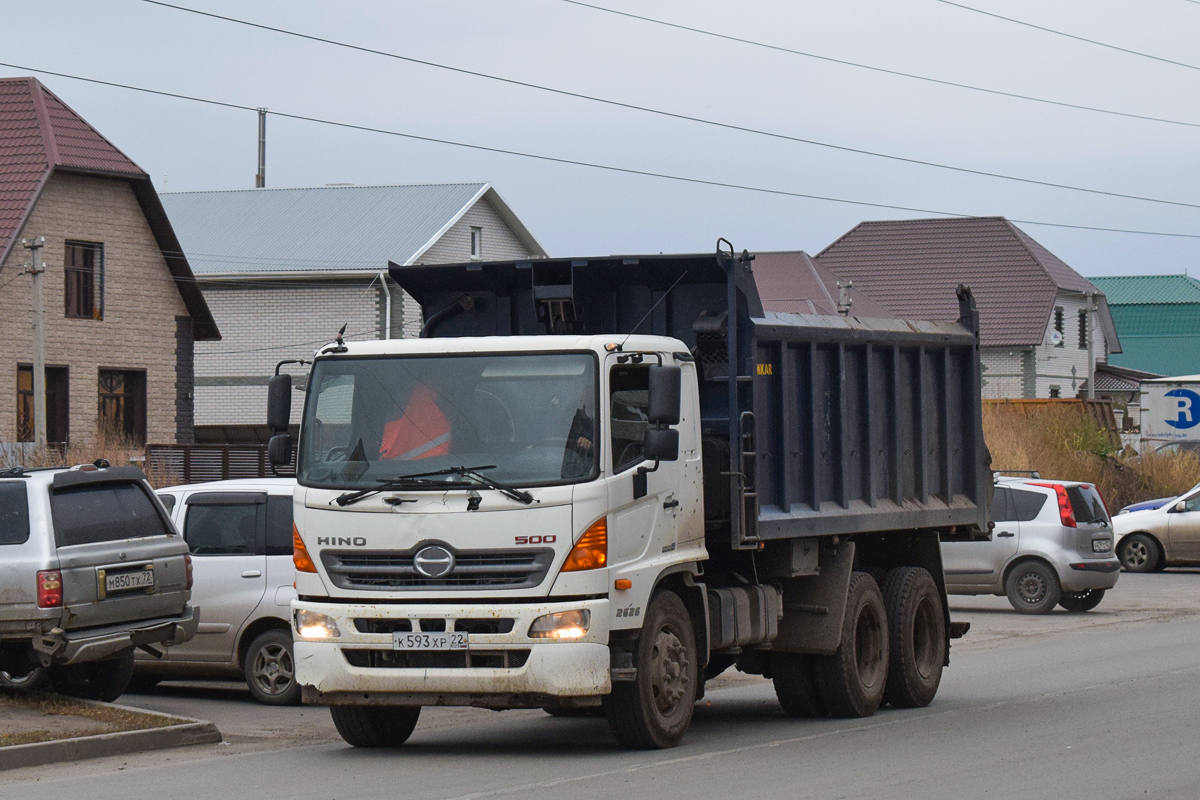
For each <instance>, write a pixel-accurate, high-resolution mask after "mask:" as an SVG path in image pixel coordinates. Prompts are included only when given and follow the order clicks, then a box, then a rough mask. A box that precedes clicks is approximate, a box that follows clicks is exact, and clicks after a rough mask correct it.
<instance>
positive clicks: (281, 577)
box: [134, 478, 300, 705]
mask: <svg viewBox="0 0 1200 800" xmlns="http://www.w3.org/2000/svg"><path fill="white" fill-rule="evenodd" d="M295 486H296V481H295V479H294V478H256V479H246V480H230V481H215V482H212V483H194V484H190V485H185V486H173V487H170V488H166V489H159V490H158V491H157V492H156V493H155V494H157V496H158V499H159V500H161V501H162V503H163V505H164V506H166V508H167V510H168V512H169V513H170V514H171V518H172V520H173V521H174V522H175V526H176V527H177V528H178V529H179V530H180V532H182V533H183V538H184V541H186V542H187V544H188V547H189V548H190V549H191V553H192V564H193V570H194V576H195V582H194V586H193V588H192V597H193V602H194V603H196V604H197V605H200V606H201V607H203V609H204V615H203V617H202V618H201V621H200V626H199V629H198V630H197V632H196V635H195V637H194V638H193V639H192V640H191V641H190V642H187V643H185V644H181V645H175V646H172V647H168V648H166V649H165V654H164V656H163V658H161V659H155V658H152V657H150V656H148V655H145V654H139V655H138V658H137V661H136V663H135V666H134V670H135V675H136V679H137V681H138V682H139V683H141V684H143V685H145V684H147V683H153V682H156V681H158V680H169V679H178V678H223V677H230V676H242V677H244V679H245V681H246V685H247V686H249V687H250V693H251V694H252V695H253V696H254V698H255V699H256V700H258V701H259V702H261V703H267V704H270V705H292V704H295V703H298V702H300V686H299V684H297V683H296V680H295V673H296V670H295V663H294V661H293V657H292V634H291V622H290V620H291V603H292V600H293V599H295V597H296V590H295V588H294V587H293V585H292V583H293V581H294V580H295V576H294V570H295V567H294V565H293V563H292V491H293V489H294V488H295Z"/></svg>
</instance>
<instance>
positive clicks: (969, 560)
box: [942, 486, 1021, 590]
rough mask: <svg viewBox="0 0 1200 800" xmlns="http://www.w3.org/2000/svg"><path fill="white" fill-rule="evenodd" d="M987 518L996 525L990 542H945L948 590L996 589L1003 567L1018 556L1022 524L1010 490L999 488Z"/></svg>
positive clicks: (944, 552) (943, 552)
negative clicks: (1013, 557) (1014, 556)
mask: <svg viewBox="0 0 1200 800" xmlns="http://www.w3.org/2000/svg"><path fill="white" fill-rule="evenodd" d="M988 517H989V518H990V519H991V520H992V521H993V522H994V523H995V527H994V528H992V535H991V538H990V539H987V540H980V541H957V542H955V541H950V542H942V564H943V566H944V569H945V571H946V588H947V589H955V588H958V589H968V588H971V589H980V590H983V589H991V588H994V587H995V586H996V584H998V583H999V582H1000V577H1001V575H1002V571H1003V569H1004V565H1005V564H1006V563H1007V562H1008V560H1009V559H1010V558H1011V557H1012V556H1013V555H1015V554H1016V552H1017V546H1018V542H1019V541H1020V534H1021V523H1020V522H1019V521H1018V519H1017V509H1016V507H1015V504H1014V503H1013V498H1012V490H1010V489H1009V488H1008V487H1007V486H997V487H996V494H995V495H994V497H993V498H992V505H991V508H990V510H989V513H988Z"/></svg>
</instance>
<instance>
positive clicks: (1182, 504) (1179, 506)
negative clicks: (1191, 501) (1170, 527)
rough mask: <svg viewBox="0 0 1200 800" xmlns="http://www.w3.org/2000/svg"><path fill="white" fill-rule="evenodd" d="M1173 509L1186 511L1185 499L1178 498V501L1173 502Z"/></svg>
mask: <svg viewBox="0 0 1200 800" xmlns="http://www.w3.org/2000/svg"><path fill="white" fill-rule="evenodd" d="M1175 510H1176V511H1179V512H1183V511H1187V501H1186V500H1180V501H1179V502H1178V503H1176V504H1175Z"/></svg>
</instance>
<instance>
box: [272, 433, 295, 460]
mask: <svg viewBox="0 0 1200 800" xmlns="http://www.w3.org/2000/svg"><path fill="white" fill-rule="evenodd" d="M267 460H268V461H270V462H271V464H272V465H273V466H276V467H283V466H287V465H288V464H290V463H291V462H292V437H291V436H290V435H289V434H287V433H277V434H275V435H274V436H272V437H271V440H270V441H269V442H267Z"/></svg>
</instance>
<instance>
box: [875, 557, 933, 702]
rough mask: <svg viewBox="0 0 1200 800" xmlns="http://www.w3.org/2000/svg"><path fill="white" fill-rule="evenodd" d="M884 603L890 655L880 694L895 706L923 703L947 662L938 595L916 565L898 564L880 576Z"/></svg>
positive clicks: (924, 572) (929, 577)
mask: <svg viewBox="0 0 1200 800" xmlns="http://www.w3.org/2000/svg"><path fill="white" fill-rule="evenodd" d="M883 604H884V605H885V606H887V616H888V640H889V642H890V644H891V648H890V649H891V653H890V657H889V659H888V677H887V688H886V689H885V690H884V693H883V696H884V699H885V700H886V701H887V702H889V703H891V704H892V705H893V706H895V707H896V708H924V707H925V706H927V705H929V704H930V702H932V701H933V696H934V695H935V694H937V690H938V685H939V684H940V683H941V682H942V666H943V665H944V664H945V663H946V624H945V622H946V621H945V615H944V614H943V613H942V596H941V593H940V592H939V591H938V588H937V584H936V583H934V581H933V576H932V575H930V574H929V572H928V571H927V570H924V569H921V568H920V567H898V568H896V569H894V570H892V571H891V572H889V573H888V575H887V578H886V579H885V580H884V582H883Z"/></svg>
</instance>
